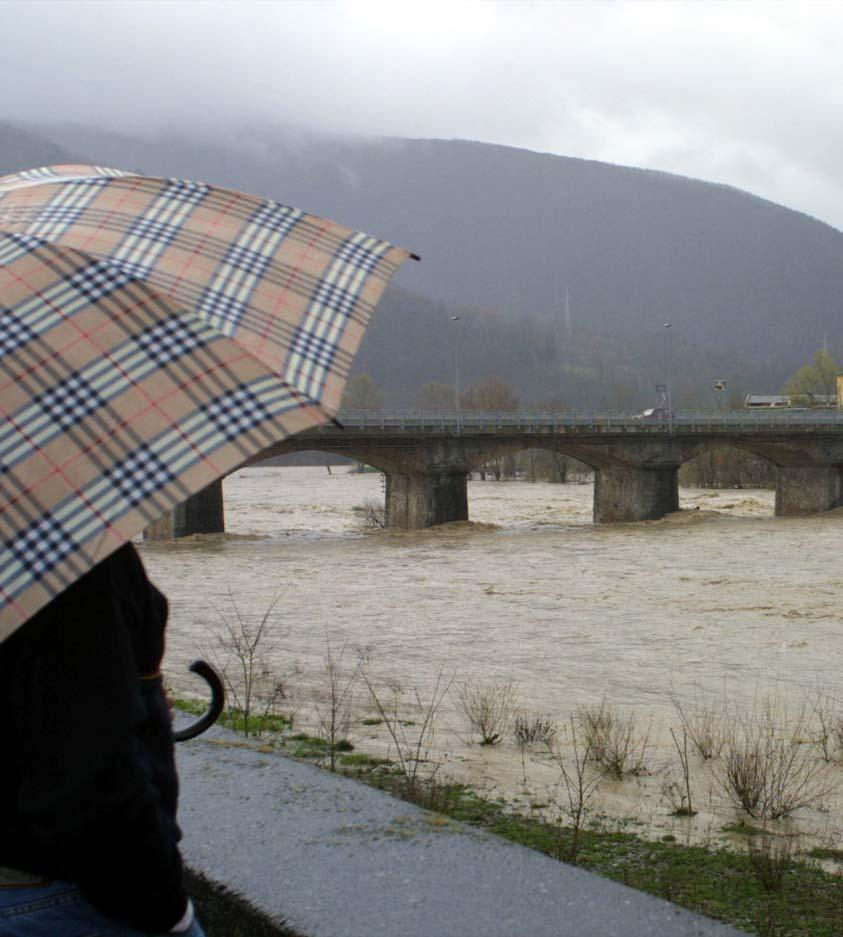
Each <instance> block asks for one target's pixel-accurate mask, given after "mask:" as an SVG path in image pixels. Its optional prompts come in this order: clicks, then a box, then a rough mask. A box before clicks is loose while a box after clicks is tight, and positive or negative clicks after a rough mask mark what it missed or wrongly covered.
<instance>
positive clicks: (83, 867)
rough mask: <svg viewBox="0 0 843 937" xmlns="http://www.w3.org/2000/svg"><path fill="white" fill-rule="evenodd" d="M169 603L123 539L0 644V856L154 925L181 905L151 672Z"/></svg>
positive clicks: (173, 916) (160, 713)
mask: <svg viewBox="0 0 843 937" xmlns="http://www.w3.org/2000/svg"><path fill="white" fill-rule="evenodd" d="M166 620H167V602H166V599H165V598H164V596H163V595H162V594H161V593H160V592H159V591H158V590H157V589H156V588H155V587H154V586H153V585H152V584H151V583H150V582H149V580H148V579H147V578H146V573H145V572H144V569H143V566H142V564H141V561H140V558H139V557H138V555H137V553H136V551H135V549H134V548H133V547H132V546H131V545H130V544H127V545H126V546H124V547H122V548H121V549H119V550H118V551H117V552H116V553H114V554H113V555H112V556H110V557H109V558H108V559H106V560H104V561H103V562H102V563H100V564H99V565H98V566H96V567H95V568H94V569H93V570H91V571H90V572H89V573H87V574H86V575H85V576H84V577H82V579H80V580H79V581H78V582H76V583H75V584H74V585H72V586H70V588H68V589H67V590H66V591H65V592H64V593H62V594H61V595H60V596H58V597H57V598H56V599H54V600H53V601H52V602H51V603H50V604H49V605H48V606H47V607H46V608H44V609H43V610H42V611H41V612H39V613H38V615H36V616H35V617H34V618H33V619H31V620H30V621H28V622H27V623H26V624H25V625H24V626H23V627H22V628H21V629H20V630H19V631H17V632H16V633H15V634H14V635H12V636H11V637H10V638H8V639H7V640H6V641H5V642H3V643H2V644H0V711H2V712H3V714H4V723H5V729H6V731H5V739H4V745H3V755H2V761H0V765H2V770H0V865H3V866H11V867H13V868H18V869H23V870H26V871H28V872H34V873H38V874H41V875H44V876H46V877H48V878H52V879H62V880H65V881H70V882H75V883H77V884H78V886H79V888H80V890H81V891H82V893H83V894H84V895H85V897H86V898H87V899H88V900H89V901H90V902H91V903H92V904H94V905H95V906H96V907H97V908H98V909H99V910H101V911H102V912H103V913H105V914H108V915H110V916H112V917H114V918H116V919H118V920H121V921H125V922H127V923H128V924H130V925H131V926H133V927H135V928H137V929H139V930H145V931H153V932H156V931H157V932H163V931H167V930H168V929H169V928H170V927H172V926H173V925H174V924H176V923H177V922H178V920H179V918H180V917H181V915H182V914H183V912H184V910H185V905H186V900H187V899H186V895H185V891H184V885H183V882H182V861H181V856H180V855H179V851H178V848H177V845H176V844H177V842H178V840H179V838H180V833H179V829H178V827H177V825H176V819H175V817H176V798H177V784H178V782H177V777H176V770H175V764H174V760H173V741H172V732H171V728H170V720H169V714H168V711H167V704H166V700H165V697H164V692H163V688H162V684H161V677H160V674H159V666H160V664H161V658H162V656H163V652H164V626H165V624H166Z"/></svg>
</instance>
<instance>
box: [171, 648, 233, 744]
mask: <svg viewBox="0 0 843 937" xmlns="http://www.w3.org/2000/svg"><path fill="white" fill-rule="evenodd" d="M189 669H190V670H192V671H193V673H195V674H198V675H199V676H200V677H202V679H203V680H204V681H205V682H206V683H207V684H208V686H209V687H210V688H211V702H210V703H209V704H208V708H207V709H206V710H205V714H204V715H202V716H200V717H199V718H198V719H197V720H196V722H192V723H191V724H190V725H189V726H187V727H186V728H184V729H178V730H177V731H173V740H174V741H176V742H186V741H187V740H188V739H195V738H196V736H197V735H201V734H202V733H203V732H204V731H205V730H206V729H210V728H211V726H212V725H213V724H214V723H215V722H216V721H217V719H219V717H220V713H221V712H222V710H223V706H225V688H224V687H223V685H222V680H221V679H220V675H219V674H218V673H217V672H216V670H214V668H213V667H212V666H211V665H210V664H209V663H208V662H207V661H205V660H195V661H194V662H193V663H192V664H191V665H190V668H189Z"/></svg>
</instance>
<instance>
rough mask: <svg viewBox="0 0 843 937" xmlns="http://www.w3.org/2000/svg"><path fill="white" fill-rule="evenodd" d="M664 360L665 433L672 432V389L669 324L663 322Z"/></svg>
mask: <svg viewBox="0 0 843 937" xmlns="http://www.w3.org/2000/svg"><path fill="white" fill-rule="evenodd" d="M664 328H665V358H666V364H667V431H668V432H669V433H672V432H673V396H672V395H673V389H672V388H671V386H670V358H671V351H672V347H671V345H672V342H671V334H672V333H671V329H670V323H669V322H665V324H664Z"/></svg>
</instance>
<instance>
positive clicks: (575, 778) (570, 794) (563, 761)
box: [548, 716, 607, 862]
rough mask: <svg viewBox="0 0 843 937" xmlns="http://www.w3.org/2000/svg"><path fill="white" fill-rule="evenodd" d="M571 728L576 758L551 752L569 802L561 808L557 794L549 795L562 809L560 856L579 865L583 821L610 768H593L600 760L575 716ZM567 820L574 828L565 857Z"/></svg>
mask: <svg viewBox="0 0 843 937" xmlns="http://www.w3.org/2000/svg"><path fill="white" fill-rule="evenodd" d="M569 728H570V735H571V739H570V741H571V748H572V750H573V758H566V757H565V755H564V754H563V752H562V750H561V748H560V747H559V746H558V745H555V746H554V747H553V748H552V750H551V756H552V758H553V761H554V762H555V764H556V766H557V767H558V768H559V775H560V781H561V785H562V786H563V787H564V788H565V801H564V802H563V803H562V804H561V805H560V804H559V802H558V800H557V799H556V798H554V797H553V794H552V793H551V792H550V791H549V792H548V793H549V796H550V797H551V799H552V800H553V802H554V803H555V804H556V805H557V807H559V810H560V813H559V818H558V822H559V826H560V837H559V840H558V845H557V857H558V858H560V859H562V858H565V859H567V860H568V861H569V862H576V861H577V855H578V853H579V845H580V831H581V830H582V825H583V821H584V820H585V817H586V815H587V813H588V810H589V803H590V801H591V798H592V797H593V796H594V794H595V793H596V792H597V789H598V787H599V786H600V782H601V781H602V780H603V778H605V777H606V774H607V769H606V768H605V767H603V766H602V765H601V766H600V767H599V768H598V769H597V770H595V769H593V768H589V764H590V763H591V762H594V761H596V759H595V758H594V750H593V748H592V742H591V737H590V736H589V735H588V734H586V733H584V731H583V729H582V726H581V725H580V727H579V729H578V727H577V720H575V718H574V717H573V716H571V717H570V725H569ZM563 818H564V819H566V820H567V821H569V822H570V827H571V842H570V845H569V848H568V850H567V853H566V854H565V855H564V856H563V854H562V853H563V848H562V842H563V840H562V836H561V832H562V820H563Z"/></svg>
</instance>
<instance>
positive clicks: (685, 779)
mask: <svg viewBox="0 0 843 937" xmlns="http://www.w3.org/2000/svg"><path fill="white" fill-rule="evenodd" d="M681 732H682V735H681V741H680V738H679V736H677V734H676V732H675V731H674V730H673V729H671V730H670V736H671V738H672V739H673V744H674V746H675V748H676V751H677V754H678V755H679V765H680V768H681V771H682V777H681V781H676V780H675V779H674V778H672V777H668V778H667V779H666V780H665V783H664V784H663V785H662V794H663V795H664V796H665V797H666V798H667V800H668V801H669V803H670V805H671V807H672V811H671V812H672V813H673V815H674V816H677V817H693V816H695V815H696V812H697V811H696V810H694V804H693V801H692V800H691V765H690V759H689V757H688V730H687V729H686V728H685V726H684V725H683V726H682V730H681Z"/></svg>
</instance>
